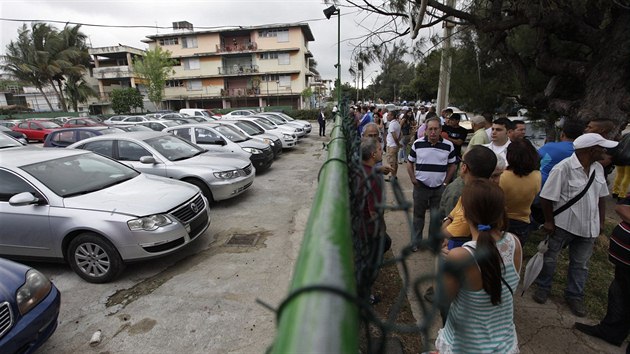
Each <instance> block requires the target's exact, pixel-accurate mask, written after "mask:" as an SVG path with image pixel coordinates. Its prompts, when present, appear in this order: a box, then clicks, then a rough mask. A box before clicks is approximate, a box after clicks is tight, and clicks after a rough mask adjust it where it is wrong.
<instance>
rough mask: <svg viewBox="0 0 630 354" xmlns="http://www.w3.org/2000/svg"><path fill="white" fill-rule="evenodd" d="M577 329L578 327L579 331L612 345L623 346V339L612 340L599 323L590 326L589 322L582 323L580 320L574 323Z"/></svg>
mask: <svg viewBox="0 0 630 354" xmlns="http://www.w3.org/2000/svg"><path fill="white" fill-rule="evenodd" d="M574 327H575V329H577V330H578V331H580V332H582V333H586V334H588V335H589V336H591V337H596V338H599V339H602V340H604V341H606V342H608V343H610V344H612V345H616V346H618V347H619V346H621V344H622V343H623V341H614V340H610V339H608V338H606V335H605V334H604V333H603V332H602V329H601V328H599V326H598V325H594V326H589V325H587V324H584V323H580V322H575V325H574Z"/></svg>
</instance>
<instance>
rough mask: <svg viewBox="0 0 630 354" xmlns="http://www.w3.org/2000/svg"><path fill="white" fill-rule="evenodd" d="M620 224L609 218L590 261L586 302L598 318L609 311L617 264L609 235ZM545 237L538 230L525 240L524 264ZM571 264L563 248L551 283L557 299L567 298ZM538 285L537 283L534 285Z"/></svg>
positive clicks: (593, 314)
mask: <svg viewBox="0 0 630 354" xmlns="http://www.w3.org/2000/svg"><path fill="white" fill-rule="evenodd" d="M615 226H617V224H616V223H614V222H611V221H609V220H607V221H606V223H605V226H604V232H603V235H602V236H600V237H598V238H597V240H596V241H595V247H594V249H593V255H592V256H591V259H590V261H589V266H588V278H587V280H586V289H585V290H584V304H585V306H586V308H587V310H588V316H589V317H591V318H594V319H602V318H603V317H604V315H605V314H606V306H607V304H608V286H609V285H610V282H611V281H612V279H613V275H614V267H613V265H612V264H611V263H610V262H609V261H608V242H609V237H610V236H609V235H610V234H611V233H612V230H613V229H614V228H615ZM544 238H545V234H544V232H543V231H537V232H534V233H531V234H530V237H529V239H528V240H527V243H526V244H525V247H524V250H523V255H524V259H525V260H524V262H523V267H524V266H525V264H527V261H528V260H529V258H531V257H532V256H533V255H534V254H536V252H537V247H538V243H539V242H540V241H542V240H543V239H544ZM568 266H569V253H568V249H563V250H562V251H561V252H560V255H559V256H558V263H557V266H556V273H555V275H554V277H553V284H552V286H551V297H552V299H554V300H555V301H557V302H563V301H564V289H565V288H566V285H567V281H566V280H567V269H568ZM532 287H535V285H532Z"/></svg>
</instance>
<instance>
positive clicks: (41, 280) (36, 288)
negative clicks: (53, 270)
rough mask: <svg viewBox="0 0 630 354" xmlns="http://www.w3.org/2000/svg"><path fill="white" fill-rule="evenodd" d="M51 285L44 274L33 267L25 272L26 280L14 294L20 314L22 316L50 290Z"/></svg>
mask: <svg viewBox="0 0 630 354" xmlns="http://www.w3.org/2000/svg"><path fill="white" fill-rule="evenodd" d="M51 288H52V285H51V283H50V280H48V278H46V276H45V275H44V274H42V273H40V272H38V271H37V270H35V269H30V270H29V271H28V272H26V282H25V283H24V285H22V286H21V287H20V288H19V289H18V291H17V294H16V296H15V299H16V301H17V305H18V309H19V310H20V314H22V316H24V315H25V314H26V313H27V312H29V311H30V310H31V309H32V308H33V307H35V306H37V304H39V303H40V302H41V301H42V300H43V299H44V298H45V297H46V295H48V293H49V292H50V289H51Z"/></svg>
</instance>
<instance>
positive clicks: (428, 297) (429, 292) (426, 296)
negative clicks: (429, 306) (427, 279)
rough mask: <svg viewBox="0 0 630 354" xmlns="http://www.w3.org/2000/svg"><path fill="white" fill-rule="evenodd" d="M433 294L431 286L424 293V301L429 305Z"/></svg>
mask: <svg viewBox="0 0 630 354" xmlns="http://www.w3.org/2000/svg"><path fill="white" fill-rule="evenodd" d="M434 294H435V290H433V287H432V286H431V287H429V288H428V289H427V291H425V292H424V299H425V300H427V301H428V302H430V303H433V295H434Z"/></svg>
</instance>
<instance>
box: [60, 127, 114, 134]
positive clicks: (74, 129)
mask: <svg viewBox="0 0 630 354" xmlns="http://www.w3.org/2000/svg"><path fill="white" fill-rule="evenodd" d="M115 128H118V127H117V126H115V125H98V126H93V127H71V128H62V129H57V130H55V131H54V133H58V132H67V131H76V130H87V131H95V130H99V131H100V130H107V129H115Z"/></svg>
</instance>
